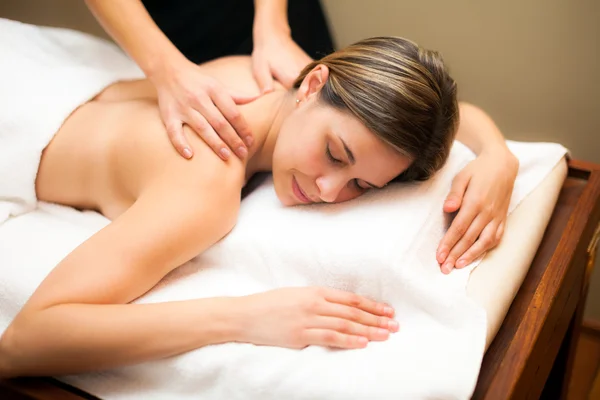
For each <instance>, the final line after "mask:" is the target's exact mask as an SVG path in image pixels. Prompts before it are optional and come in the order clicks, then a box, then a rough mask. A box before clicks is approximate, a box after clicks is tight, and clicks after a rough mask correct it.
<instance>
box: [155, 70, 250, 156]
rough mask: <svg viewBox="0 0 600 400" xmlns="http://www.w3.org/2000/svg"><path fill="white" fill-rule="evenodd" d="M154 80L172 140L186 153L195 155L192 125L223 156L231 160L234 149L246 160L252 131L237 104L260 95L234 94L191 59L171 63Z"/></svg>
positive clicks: (182, 153)
mask: <svg viewBox="0 0 600 400" xmlns="http://www.w3.org/2000/svg"><path fill="white" fill-rule="evenodd" d="M151 80H152V83H153V84H154V86H155V87H156V90H157V94H158V104H159V108H160V114H161V117H162V119H163V122H164V124H165V127H166V128H167V133H168V135H169V139H170V140H171V142H172V143H173V145H174V146H175V148H176V149H177V151H178V152H179V153H180V154H181V155H182V156H184V157H185V158H191V157H192V155H193V153H192V148H191V146H190V145H189V144H188V142H187V140H186V139H185V136H184V134H183V124H187V125H189V126H190V127H191V128H192V129H193V130H194V131H195V132H196V133H197V134H198V135H199V136H200V137H201V138H202V139H203V140H204V141H205V142H206V143H207V144H208V145H209V146H210V147H211V148H212V149H213V151H214V152H215V153H217V154H218V155H219V156H220V157H221V158H222V159H224V160H227V159H228V158H229V157H230V156H231V150H233V151H234V152H235V154H236V155H237V156H238V157H240V158H242V159H243V158H245V157H246V156H247V154H248V149H247V147H246V146H248V147H249V146H251V145H252V132H250V128H249V126H248V124H247V123H246V121H245V120H244V117H243V116H242V114H241V113H240V111H239V109H238V107H237V105H236V103H237V104H244V103H248V102H250V101H252V100H254V99H255V98H256V96H245V95H240V94H232V93H230V92H229V91H227V90H226V89H225V88H224V87H223V86H222V85H221V84H220V83H219V82H218V81H217V80H216V79H214V78H212V77H210V76H208V75H206V74H204V73H203V72H202V67H201V66H198V65H196V64H194V63H192V62H190V61H188V60H187V59H185V60H181V61H177V62H173V63H171V64H169V65H168V66H166V67H165V68H164V69H163V70H161V72H160V73H157V74H155V75H154V76H152V78H151ZM242 139H243V141H242ZM244 142H245V144H244Z"/></svg>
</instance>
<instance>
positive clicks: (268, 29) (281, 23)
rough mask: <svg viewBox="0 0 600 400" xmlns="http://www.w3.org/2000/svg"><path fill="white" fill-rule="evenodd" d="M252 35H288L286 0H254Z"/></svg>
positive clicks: (289, 31) (289, 32)
mask: <svg viewBox="0 0 600 400" xmlns="http://www.w3.org/2000/svg"><path fill="white" fill-rule="evenodd" d="M254 9H255V12H254V26H253V32H254V36H255V38H256V37H261V36H266V35H272V34H285V35H290V34H291V30H290V25H289V23H288V15H287V0H254Z"/></svg>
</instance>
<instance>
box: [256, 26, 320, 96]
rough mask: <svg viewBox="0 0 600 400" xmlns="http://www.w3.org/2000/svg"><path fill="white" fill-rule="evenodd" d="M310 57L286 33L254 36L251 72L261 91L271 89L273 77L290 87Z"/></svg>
mask: <svg viewBox="0 0 600 400" xmlns="http://www.w3.org/2000/svg"><path fill="white" fill-rule="evenodd" d="M311 61H312V59H311V58H310V57H309V55H308V54H306V53H305V52H304V50H302V49H301V48H300V46H298V45H297V44H296V42H294V40H293V39H292V38H291V37H290V36H289V35H287V34H284V33H281V34H269V35H264V37H263V38H259V37H257V36H255V45H254V49H253V51H252V72H253V74H254V79H255V80H256V83H258V87H259V88H260V91H261V93H268V92H271V91H273V78H275V79H276V80H277V81H278V82H279V83H281V84H282V85H283V86H284V87H285V88H286V89H290V88H291V87H292V85H293V83H294V80H295V79H296V78H297V77H298V75H300V71H302V68H304V67H305V66H306V65H307V64H308V63H310V62H311Z"/></svg>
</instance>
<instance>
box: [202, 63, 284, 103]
mask: <svg viewBox="0 0 600 400" xmlns="http://www.w3.org/2000/svg"><path fill="white" fill-rule="evenodd" d="M200 67H201V68H202V69H203V70H204V71H205V72H206V74H208V75H210V76H212V77H213V78H215V79H217V80H219V82H221V83H222V84H223V85H224V86H225V87H227V88H229V89H232V90H235V91H239V92H241V93H244V94H247V95H254V94H256V95H258V94H260V89H259V87H258V84H257V83H256V79H254V75H253V73H252V59H251V58H250V56H228V57H221V58H217V59H215V60H212V61H208V62H206V63H204V64H201V65H200ZM273 84H274V89H276V90H277V89H284V87H283V86H282V85H281V84H280V83H279V82H277V81H274V82H273Z"/></svg>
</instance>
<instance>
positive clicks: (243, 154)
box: [237, 146, 248, 158]
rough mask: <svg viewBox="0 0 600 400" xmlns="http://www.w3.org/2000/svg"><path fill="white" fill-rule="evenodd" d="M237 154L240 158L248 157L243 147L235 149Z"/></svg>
mask: <svg viewBox="0 0 600 400" xmlns="http://www.w3.org/2000/svg"><path fill="white" fill-rule="evenodd" d="M237 154H238V156H240V158H246V156H247V155H248V150H246V148H245V147H242V146H240V147H238V149H237Z"/></svg>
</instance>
